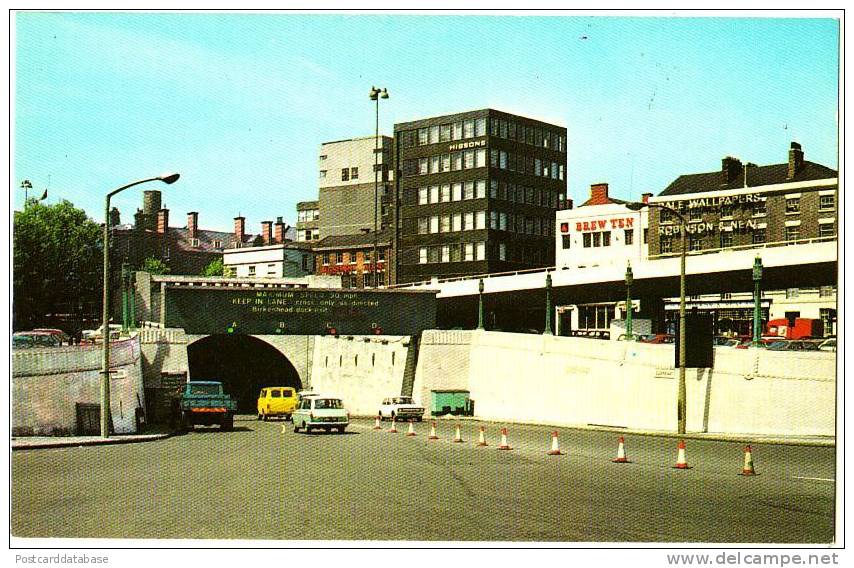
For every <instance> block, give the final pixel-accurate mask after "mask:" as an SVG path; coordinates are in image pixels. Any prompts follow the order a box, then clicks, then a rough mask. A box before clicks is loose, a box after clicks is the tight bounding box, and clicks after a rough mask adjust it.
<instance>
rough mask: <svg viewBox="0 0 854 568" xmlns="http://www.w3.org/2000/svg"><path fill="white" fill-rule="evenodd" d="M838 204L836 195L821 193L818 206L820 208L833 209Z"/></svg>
mask: <svg viewBox="0 0 854 568" xmlns="http://www.w3.org/2000/svg"><path fill="white" fill-rule="evenodd" d="M835 205H836V196H835V195H820V196H819V197H818V208H819V209H833V207H834V206H835Z"/></svg>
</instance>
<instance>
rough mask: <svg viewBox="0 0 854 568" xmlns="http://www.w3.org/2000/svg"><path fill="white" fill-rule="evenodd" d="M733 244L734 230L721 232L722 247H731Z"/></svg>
mask: <svg viewBox="0 0 854 568" xmlns="http://www.w3.org/2000/svg"><path fill="white" fill-rule="evenodd" d="M731 246H732V231H723V232H722V233H721V248H722V249H723V248H729V247H731Z"/></svg>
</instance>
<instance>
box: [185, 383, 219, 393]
mask: <svg viewBox="0 0 854 568" xmlns="http://www.w3.org/2000/svg"><path fill="white" fill-rule="evenodd" d="M190 393H191V394H219V385H190Z"/></svg>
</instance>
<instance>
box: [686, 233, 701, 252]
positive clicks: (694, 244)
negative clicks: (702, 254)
mask: <svg viewBox="0 0 854 568" xmlns="http://www.w3.org/2000/svg"><path fill="white" fill-rule="evenodd" d="M688 250H690V251H698V250H703V237H694V236H691V237H689V238H688Z"/></svg>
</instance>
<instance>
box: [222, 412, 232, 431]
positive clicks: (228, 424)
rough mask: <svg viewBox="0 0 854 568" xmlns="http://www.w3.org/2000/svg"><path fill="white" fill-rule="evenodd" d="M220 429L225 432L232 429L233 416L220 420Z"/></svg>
mask: <svg viewBox="0 0 854 568" xmlns="http://www.w3.org/2000/svg"><path fill="white" fill-rule="evenodd" d="M219 426H220V428H221V429H222V430H224V431H226V432H230V431H231V430H233V429H234V416H227V417H225V418H224V419H223V420H222V424H220V425H219Z"/></svg>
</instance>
